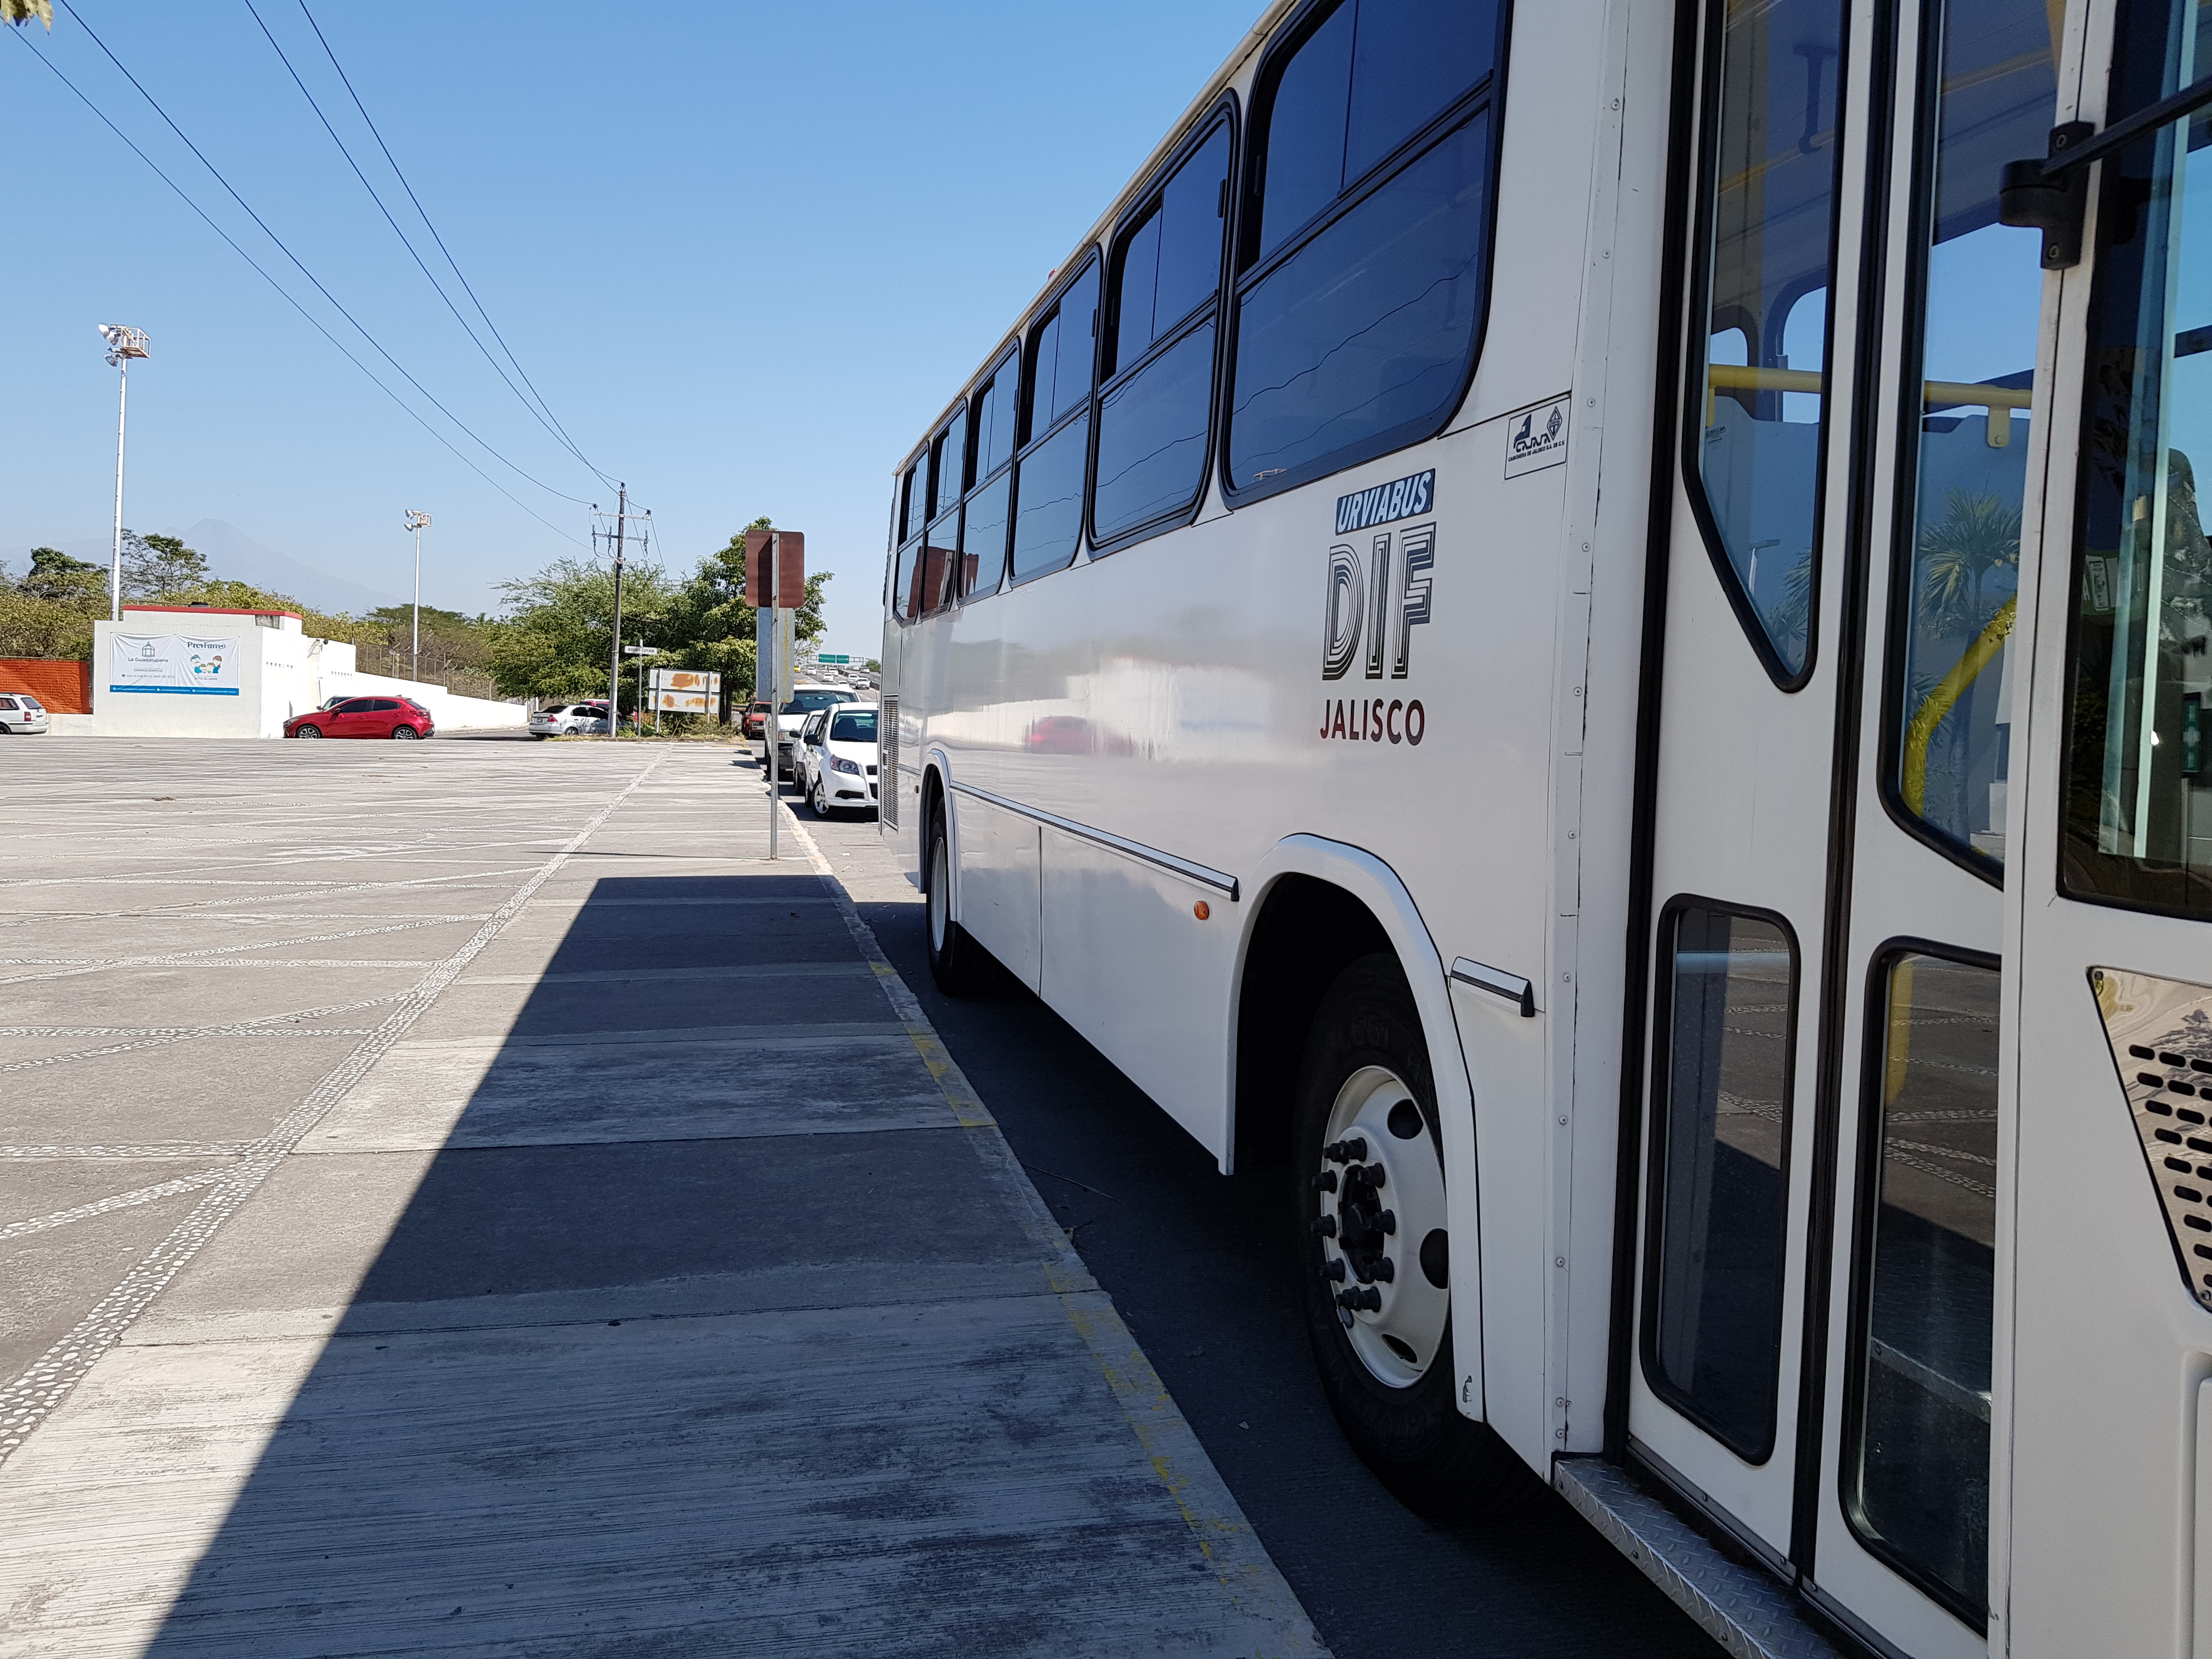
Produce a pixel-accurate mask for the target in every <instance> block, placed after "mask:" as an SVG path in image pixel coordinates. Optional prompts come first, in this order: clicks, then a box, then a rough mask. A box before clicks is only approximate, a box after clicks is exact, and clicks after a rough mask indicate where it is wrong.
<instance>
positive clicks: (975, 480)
mask: <svg viewBox="0 0 2212 1659" xmlns="http://www.w3.org/2000/svg"><path fill="white" fill-rule="evenodd" d="M1026 338H1027V331H1023V332H1021V333H1018V334H1016V335H1015V336H1013V337H1012V338H1010V339H1007V340H1006V341H1004V342H1003V343H1001V344H1000V348H999V349H998V350H996V351H994V352H993V353H992V354H991V356H989V357H987V359H986V360H985V362H984V368H983V372H982V373H981V374H978V375H977V376H976V377H975V380H974V381H973V382H971V383H970V384H969V387H968V389H967V391H965V392H962V393H961V394H960V395H961V398H963V400H964V401H965V402H966V404H967V405H968V472H969V480H970V482H969V485H968V488H967V489H964V490H963V491H962V492H961V495H960V512H961V522H960V546H961V553H962V557H963V559H964V558H965V557H966V556H967V546H968V521H967V512H968V503H969V501H972V500H973V499H974V498H975V496H976V495H978V494H980V493H981V491H983V490H985V489H989V488H990V487H991V485H992V484H994V483H997V482H998V480H999V478H1000V477H1001V476H1002V475H1004V476H1006V477H1007V478H1008V483H1007V485H1006V504H1007V516H1006V545H1005V546H1004V547H1002V548H1000V550H999V568H998V573H997V574H995V575H994V576H993V577H992V579H991V580H989V581H988V582H984V581H981V580H978V581H977V583H976V585H975V588H974V590H973V591H972V592H971V591H966V590H963V591H962V592H958V593H957V594H955V595H954V596H953V601H952V602H953V603H954V604H955V605H968V604H969V603H971V602H974V601H976V600H981V599H993V598H995V597H996V596H997V595H998V594H999V593H1000V592H1004V591H1005V588H1006V573H1007V571H1008V570H1009V569H1010V568H1012V563H1013V532H1014V525H1013V496H1014V487H1013V484H1012V473H1013V470H1014V464H1015V463H1016V462H1017V461H1018V460H1019V459H1021V449H1020V447H1019V446H1018V445H1016V446H1012V447H1009V448H1008V449H1007V451H1006V459H1005V460H1003V461H1001V462H1000V463H999V465H997V467H995V468H994V470H993V471H989V472H984V471H981V451H980V450H979V449H978V448H977V447H976V438H977V434H976V430H975V426H976V422H977V419H978V417H979V416H980V414H981V410H979V408H978V407H977V399H978V398H980V397H981V395H982V392H981V388H983V387H985V386H989V385H991V384H992V383H993V382H994V381H995V380H999V379H1000V377H1002V376H1003V375H1005V374H1006V373H1007V372H1008V371H1009V370H1010V369H1011V370H1012V374H1013V376H1014V395H1013V398H1012V402H1011V403H1010V404H1008V406H1007V410H1006V414H1007V417H1008V418H1009V419H1011V420H1013V421H1014V422H1015V425H1016V427H1017V428H1019V426H1020V421H1019V419H1018V416H1020V413H1021V398H1022V374H1023V368H1024V343H1025V341H1026ZM976 574H977V575H978V577H979V578H980V576H981V574H982V573H981V570H978V571H977V573H976Z"/></svg>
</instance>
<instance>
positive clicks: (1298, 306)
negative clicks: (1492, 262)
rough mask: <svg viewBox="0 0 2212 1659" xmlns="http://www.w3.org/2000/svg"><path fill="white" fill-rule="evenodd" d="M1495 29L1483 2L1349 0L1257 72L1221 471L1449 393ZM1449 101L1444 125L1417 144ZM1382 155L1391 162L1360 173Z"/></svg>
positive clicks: (1476, 293)
mask: <svg viewBox="0 0 2212 1659" xmlns="http://www.w3.org/2000/svg"><path fill="white" fill-rule="evenodd" d="M1496 36H1497V9H1496V7H1495V6H1494V5H1492V4H1488V3H1449V0H1345V3H1343V4H1340V5H1339V6H1338V7H1337V8H1336V9H1334V11H1332V12H1330V13H1329V14H1328V15H1327V16H1326V17H1325V18H1324V19H1323V20H1322V21H1321V23H1320V24H1319V25H1318V26H1316V27H1314V28H1313V29H1312V31H1311V32H1310V33H1308V34H1307V35H1306V37H1305V39H1304V40H1303V41H1302V42H1300V43H1299V44H1298V45H1297V47H1296V48H1295V49H1294V50H1293V51H1292V52H1291V54H1290V56H1289V57H1288V58H1287V59H1285V60H1284V61H1283V62H1282V63H1281V64H1280V66H1279V67H1276V68H1272V69H1270V70H1266V71H1263V76H1268V77H1272V78H1271V79H1267V78H1263V81H1262V86H1261V96H1260V98H1259V100H1257V108H1258V110H1259V113H1258V115H1257V116H1255V140H1254V143H1253V145H1252V150H1253V155H1254V157H1255V160H1254V162H1253V169H1254V173H1255V177H1256V179H1257V180H1258V184H1259V188H1258V191H1257V195H1258V197H1259V201H1258V204H1257V206H1258V210H1259V211H1258V213H1257V215H1256V216H1255V221H1254V222H1255V224H1256V229H1255V230H1254V231H1253V232H1252V233H1251V234H1249V237H1248V238H1247V239H1246V244H1245V247H1244V251H1243V260H1242V262H1241V263H1242V267H1243V269H1244V270H1249V271H1250V272H1252V273H1253V275H1252V276H1250V277H1249V278H1248V279H1247V280H1246V282H1245V283H1244V285H1243V291H1242V292H1241V293H1240V294H1239V295H1238V296H1237V346H1236V353H1235V360H1234V362H1233V363H1232V365H1231V371H1230V373H1231V397H1230V425H1229V436H1228V445H1229V454H1228V472H1229V482H1230V484H1231V488H1232V489H1249V488H1251V487H1253V486H1254V485H1255V484H1256V485H1262V486H1268V487H1273V488H1279V487H1282V486H1285V485H1287V484H1291V483H1297V482H1299V481H1300V480H1301V479H1303V478H1308V477H1316V476H1317V475H1319V474H1320V473H1322V472H1324V471H1329V470H1331V469H1332V468H1335V467H1341V466H1347V465H1352V463H1354V462H1356V461H1358V460H1361V459H1365V458H1367V457H1368V456H1370V455H1377V454H1381V453H1384V452H1385V451H1387V450H1389V449H1391V448H1395V447H1400V446H1402V445H1404V444H1407V443H1411V442H1413V441H1418V440H1419V439H1421V438H1425V437H1427V436H1429V435H1431V433H1432V432H1434V430H1435V429H1436V428H1437V426H1439V425H1440V424H1441V423H1442V422H1443V419H1444V417H1445V416H1447V415H1449V413H1450V410H1451V408H1452V406H1453V405H1454V404H1455V403H1456V402H1457V401H1458V398H1459V394H1460V390H1461V387H1462V385H1463V384H1464V383H1465V378H1466V374H1467V366H1468V355H1469V353H1470V352H1471V351H1472V350H1473V349H1474V334H1475V329H1476V326H1477V325H1478V324H1479V323H1480V320H1481V318H1482V313H1483V309H1484V303H1485V300H1486V283H1487V276H1488V272H1487V269H1486V266H1487V254H1488V240H1489V222H1490V204H1489V184H1490V151H1491V142H1490V141H1491V122H1492V117H1491V113H1490V112H1489V111H1488V110H1487V109H1486V107H1484V106H1483V104H1482V102H1481V100H1480V99H1479V98H1478V97H1477V96H1476V94H1479V93H1480V92H1481V91H1482V90H1483V89H1484V88H1487V87H1488V86H1489V85H1490V73H1491V69H1492V64H1493V63H1494V61H1495V58H1496V52H1497V41H1496ZM1409 42H1417V43H1418V44H1413V45H1409V44H1408V43H1409ZM1394 43H1395V44H1394ZM1416 59H1418V60H1419V62H1415V61H1413V60H1416ZM1446 111H1458V112H1459V113H1458V114H1457V115H1456V116H1455V117H1454V118H1453V124H1452V125H1448V126H1446V128H1445V130H1444V131H1443V132H1442V133H1441V134H1437V135H1436V136H1431V137H1428V138H1427V139H1426V140H1425V149H1419V150H1415V151H1413V153H1411V154H1410V155H1409V154H1408V150H1407V144H1408V141H1410V140H1411V139H1413V137H1414V136H1415V135H1416V134H1417V133H1418V132H1421V131H1432V129H1431V123H1432V122H1434V121H1435V120H1436V119H1437V118H1438V117H1439V116H1441V115H1443V113H1444V112H1446ZM1385 166H1395V167H1396V168H1397V172H1396V173H1395V176H1394V177H1386V178H1385V179H1383V182H1382V183H1381V184H1380V185H1375V186H1373V187H1370V186H1369V185H1367V182H1366V180H1367V179H1370V178H1372V177H1373V176H1374V174H1375V173H1376V172H1378V171H1380V170H1381V169H1382V168H1383V167H1385ZM1361 191H1364V192H1365V193H1364V195H1363V194H1361V193H1360V192H1361Z"/></svg>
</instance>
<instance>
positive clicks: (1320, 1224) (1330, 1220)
mask: <svg viewBox="0 0 2212 1659" xmlns="http://www.w3.org/2000/svg"><path fill="white" fill-rule="evenodd" d="M1306 1231H1308V1232H1310V1233H1314V1234H1316V1235H1317V1236H1319V1237H1322V1238H1334V1237H1336V1218H1335V1217H1334V1216H1333V1215H1317V1216H1316V1217H1315V1218H1313V1219H1312V1220H1311V1221H1310V1222H1309V1223H1308V1224H1307V1225H1306Z"/></svg>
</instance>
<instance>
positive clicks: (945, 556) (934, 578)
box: [921, 507, 960, 617]
mask: <svg viewBox="0 0 2212 1659" xmlns="http://www.w3.org/2000/svg"><path fill="white" fill-rule="evenodd" d="M959 571H960V509H959V508H958V507H954V508H953V509H952V510H951V512H950V513H946V514H945V516H944V517H943V518H941V519H939V520H937V522H936V523H934V524H933V525H931V526H929V533H928V534H927V535H926V536H924V537H923V538H921V614H922V615H923V616H925V617H926V616H928V615H930V614H931V613H932V612H933V611H942V610H944V609H945V606H946V605H950V604H951V603H952V583H953V579H954V578H955V577H956V576H957V575H958V574H959Z"/></svg>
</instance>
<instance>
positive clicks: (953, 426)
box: [930, 409, 968, 513]
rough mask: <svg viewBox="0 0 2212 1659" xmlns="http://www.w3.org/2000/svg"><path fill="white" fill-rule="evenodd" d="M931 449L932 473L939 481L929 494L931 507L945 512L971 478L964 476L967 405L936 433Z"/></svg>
mask: <svg viewBox="0 0 2212 1659" xmlns="http://www.w3.org/2000/svg"><path fill="white" fill-rule="evenodd" d="M930 451H931V456H932V459H931V463H930V471H931V477H933V479H934V480H935V481H936V487H935V489H933V490H932V492H931V495H930V507H931V510H932V511H933V512H937V513H942V512H943V511H945V508H946V507H950V506H951V505H952V503H953V502H955V501H958V500H959V499H960V492H961V491H962V490H963V489H965V488H966V487H967V482H968V481H967V479H966V478H965V477H963V464H964V463H965V461H966V459H967V454H968V415H967V411H966V410H965V409H963V410H962V411H961V412H960V413H959V414H957V415H955V416H953V417H952V419H951V421H950V422H948V423H947V424H946V426H945V430H944V431H942V432H940V433H939V434H938V435H937V441H936V442H934V443H933V444H932V445H931V446H930Z"/></svg>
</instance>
